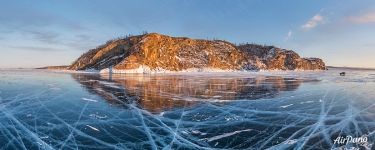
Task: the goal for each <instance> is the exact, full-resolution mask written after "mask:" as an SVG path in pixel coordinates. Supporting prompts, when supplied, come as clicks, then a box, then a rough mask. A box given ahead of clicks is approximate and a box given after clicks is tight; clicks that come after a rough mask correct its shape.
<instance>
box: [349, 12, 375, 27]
mask: <svg viewBox="0 0 375 150" xmlns="http://www.w3.org/2000/svg"><path fill="white" fill-rule="evenodd" d="M347 19H348V20H349V21H350V22H351V23H355V24H366V23H375V11H370V12H366V13H363V14H360V15H357V16H349V17H348V18H347Z"/></svg>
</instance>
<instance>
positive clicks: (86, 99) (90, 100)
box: [82, 98, 98, 102]
mask: <svg viewBox="0 0 375 150" xmlns="http://www.w3.org/2000/svg"><path fill="white" fill-rule="evenodd" d="M82 100H84V101H89V102H98V101H97V100H94V99H89V98H82Z"/></svg>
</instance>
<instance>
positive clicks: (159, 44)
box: [68, 33, 326, 73]
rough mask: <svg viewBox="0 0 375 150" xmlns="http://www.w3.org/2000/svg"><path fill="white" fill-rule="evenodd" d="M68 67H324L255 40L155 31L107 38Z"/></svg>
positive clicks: (123, 70) (207, 69)
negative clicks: (245, 41) (242, 41)
mask: <svg viewBox="0 0 375 150" xmlns="http://www.w3.org/2000/svg"><path fill="white" fill-rule="evenodd" d="M68 69H69V70H98V71H100V72H102V73H106V72H113V73H153V72H222V71H249V70H325V69H326V66H325V64H324V62H323V60H321V59H319V58H301V57H300V56H299V55H298V54H297V53H296V52H294V51H292V50H286V49H281V48H277V47H274V46H262V45H256V44H242V45H235V44H232V43H229V42H227V41H222V40H201V39H190V38H185V37H170V36H167V35H162V34H158V33H149V34H143V35H138V36H129V37H125V38H120V39H116V40H111V41H108V42H107V43H106V44H104V45H102V46H99V47H97V48H95V49H91V50H89V51H88V52H86V53H84V54H83V55H81V56H80V57H79V58H78V59H77V60H76V61H74V62H73V64H72V65H70V66H69V67H68Z"/></svg>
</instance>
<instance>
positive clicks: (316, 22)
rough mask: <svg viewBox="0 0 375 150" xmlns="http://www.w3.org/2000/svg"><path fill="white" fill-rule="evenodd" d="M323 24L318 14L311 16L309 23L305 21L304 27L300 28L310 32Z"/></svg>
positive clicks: (322, 18)
mask: <svg viewBox="0 0 375 150" xmlns="http://www.w3.org/2000/svg"><path fill="white" fill-rule="evenodd" d="M323 22H324V17H323V16H322V15H320V14H316V15H315V16H313V17H312V18H311V19H310V20H309V21H307V22H306V23H305V24H304V25H302V26H301V28H302V29H304V30H310V29H313V28H315V27H316V26H318V25H319V24H322V23H323Z"/></svg>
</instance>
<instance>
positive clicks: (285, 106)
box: [280, 104, 293, 108]
mask: <svg viewBox="0 0 375 150" xmlns="http://www.w3.org/2000/svg"><path fill="white" fill-rule="evenodd" d="M292 105H293V104H289V105H284V106H280V108H287V107H289V106H292Z"/></svg>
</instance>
